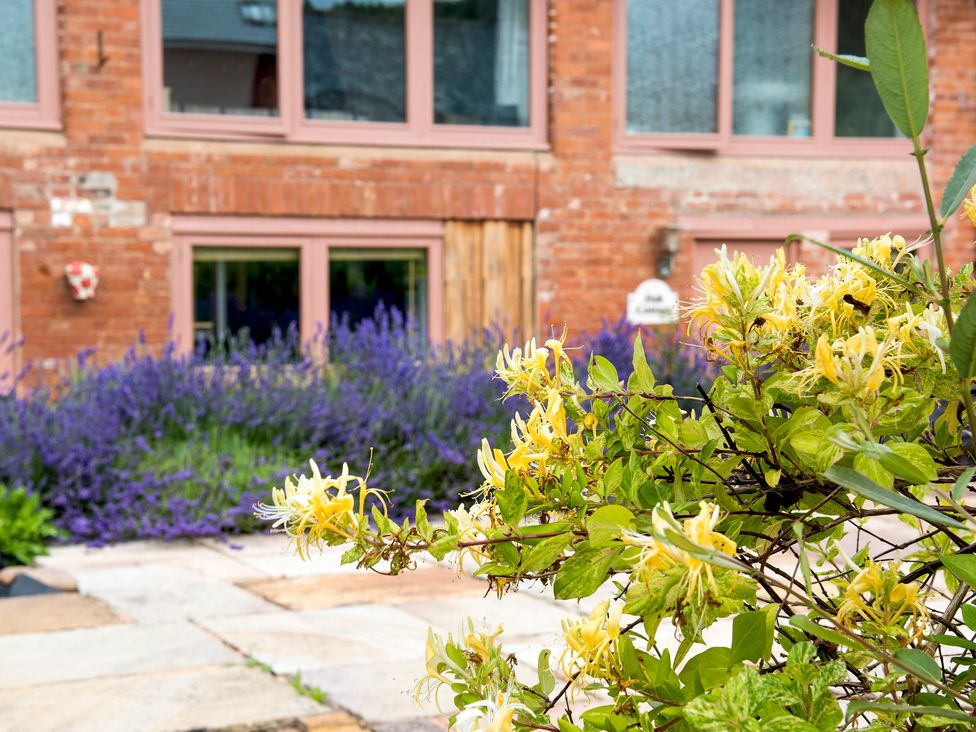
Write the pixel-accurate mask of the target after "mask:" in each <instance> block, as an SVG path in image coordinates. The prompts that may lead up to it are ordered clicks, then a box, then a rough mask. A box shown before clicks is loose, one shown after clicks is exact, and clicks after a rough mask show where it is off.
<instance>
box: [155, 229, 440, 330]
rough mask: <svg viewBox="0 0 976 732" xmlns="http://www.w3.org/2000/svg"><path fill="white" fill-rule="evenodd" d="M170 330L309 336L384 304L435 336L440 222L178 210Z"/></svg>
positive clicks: (361, 316)
mask: <svg viewBox="0 0 976 732" xmlns="http://www.w3.org/2000/svg"><path fill="white" fill-rule="evenodd" d="M174 233H175V239H176V243H175V246H174V254H173V257H174V259H173V264H174V278H173V281H174V293H173V295H174V314H175V326H174V329H175V333H174V336H175V337H176V338H177V339H178V341H179V342H180V343H181V344H182V345H183V347H189V346H190V344H193V346H198V345H199V344H200V342H201V341H202V342H203V344H204V347H205V348H207V349H209V348H212V347H214V345H215V344H229V343H239V344H256V345H260V344H263V343H267V342H268V341H269V340H271V339H272V338H274V336H275V333H276V332H281V333H284V332H286V331H288V330H289V329H291V328H294V329H297V330H298V331H299V332H300V334H301V336H302V340H303V341H305V342H308V341H310V340H312V339H313V338H314V337H315V335H316V333H317V332H318V331H319V329H320V328H322V327H328V324H329V323H330V321H331V319H332V318H333V317H337V318H339V319H341V320H346V321H348V322H349V323H350V324H351V325H356V324H358V323H359V322H360V321H362V320H363V319H365V318H368V317H371V316H373V314H374V313H375V312H376V311H377V308H379V307H380V306H382V307H385V308H386V309H395V310H397V311H398V312H399V313H400V314H402V315H403V317H404V318H406V319H408V320H409V321H410V322H412V323H414V324H416V326H417V327H418V328H419V329H420V330H421V331H422V332H426V333H427V334H428V335H429V336H430V337H431V338H432V339H434V340H439V339H440V337H441V332H440V331H441V312H440V310H441V306H440V302H441V298H440V290H441V289H442V288H443V282H442V281H441V278H442V273H441V264H440V262H441V253H440V252H441V245H442V225H441V224H440V223H437V222H415V221H407V222H396V221H382V222H375V221H360V220H355V221H353V220H346V221H337V220H321V221H308V220H297V219H282V220H275V219H243V218H232V217H202V216H201V217H179V220H178V221H175V222H174Z"/></svg>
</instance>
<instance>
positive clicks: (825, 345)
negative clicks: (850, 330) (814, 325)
mask: <svg viewBox="0 0 976 732" xmlns="http://www.w3.org/2000/svg"><path fill="white" fill-rule="evenodd" d="M814 363H815V365H816V367H817V368H818V369H819V370H820V373H821V375H823V376H824V377H825V378H826V379H827V380H828V381H832V382H833V383H835V384H836V383H838V377H837V364H836V363H835V362H834V349H833V346H831V344H830V339H828V338H827V336H826V335H822V336H820V338H819V339H818V340H817V348H816V350H815V352H814Z"/></svg>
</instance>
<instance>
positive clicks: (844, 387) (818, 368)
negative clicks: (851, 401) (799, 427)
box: [796, 326, 902, 399]
mask: <svg viewBox="0 0 976 732" xmlns="http://www.w3.org/2000/svg"><path fill="white" fill-rule="evenodd" d="M896 351H897V343H896V340H895V338H894V337H893V336H892V335H891V334H890V333H889V335H888V336H887V337H886V338H885V340H884V341H882V342H880V343H879V342H878V338H877V336H876V335H875V332H874V328H872V327H870V326H868V327H864V328H859V329H858V331H857V333H855V334H854V335H852V336H851V337H850V338H839V339H837V340H836V341H834V342H833V343H832V344H831V343H830V342H829V341H828V339H827V336H826V335H822V336H820V339H819V340H818V341H817V346H816V348H815V349H814V359H813V363H812V364H811V365H810V366H808V367H807V368H805V369H801V370H800V371H798V372H797V373H796V377H797V378H798V380H799V388H800V389H804V388H806V387H807V386H810V385H811V384H813V383H815V382H816V381H817V380H818V379H819V378H821V377H823V378H825V379H827V380H828V381H830V382H832V383H834V384H836V385H838V386H839V387H840V388H841V391H843V392H844V393H845V394H847V395H849V396H852V397H856V398H858V399H867V398H870V397H873V396H877V395H878V393H879V391H880V390H881V388H882V387H883V386H884V384H885V381H886V379H890V380H891V382H892V383H895V384H898V383H900V382H901V378H902V376H901V370H900V368H899V356H898V354H897V352H896Z"/></svg>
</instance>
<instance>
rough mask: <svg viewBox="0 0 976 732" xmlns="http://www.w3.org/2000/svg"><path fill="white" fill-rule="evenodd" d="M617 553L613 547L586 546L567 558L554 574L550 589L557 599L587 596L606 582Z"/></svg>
mask: <svg viewBox="0 0 976 732" xmlns="http://www.w3.org/2000/svg"><path fill="white" fill-rule="evenodd" d="M618 553H619V549H614V548H600V549H598V548H587V549H583V550H581V551H578V552H577V553H576V554H574V555H573V556H571V557H570V558H569V559H567V560H566V561H565V562H564V563H563V566H561V567H560V568H559V572H558V573H557V574H556V581H555V582H554V583H553V586H552V591H553V594H554V595H555V596H556V599H557V600H573V599H576V598H580V597H589V596H590V595H592V594H593V593H594V592H596V591H597V590H598V589H599V588H600V585H602V584H603V583H604V582H606V579H607V572H609V571H610V565H611V564H612V563H613V560H614V558H616V556H617V554H618Z"/></svg>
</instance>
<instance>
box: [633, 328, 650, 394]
mask: <svg viewBox="0 0 976 732" xmlns="http://www.w3.org/2000/svg"><path fill="white" fill-rule="evenodd" d="M633 364H634V376H633V378H634V380H635V382H636V386H637V387H638V388H639V389H640V390H641V391H643V392H649V391H651V390H652V389H653V388H654V383H655V382H654V374H653V373H652V372H651V367H650V366H648V365H647V357H646V356H645V355H644V343H643V342H642V341H641V337H640V333H638V334H637V338H635V339H634V359H633Z"/></svg>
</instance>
